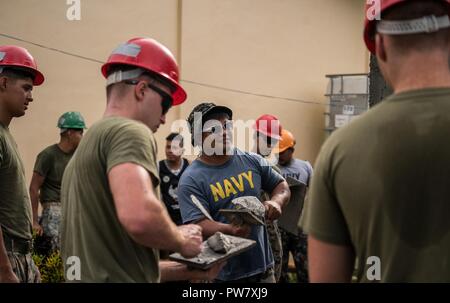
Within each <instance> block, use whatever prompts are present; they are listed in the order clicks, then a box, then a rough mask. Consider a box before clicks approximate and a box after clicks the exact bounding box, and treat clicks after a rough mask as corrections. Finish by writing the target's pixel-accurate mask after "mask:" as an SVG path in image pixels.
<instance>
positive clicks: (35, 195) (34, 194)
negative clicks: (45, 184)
mask: <svg viewBox="0 0 450 303" xmlns="http://www.w3.org/2000/svg"><path fill="white" fill-rule="evenodd" d="M30 200H31V208H32V210H33V222H38V208H39V190H38V189H36V188H34V187H30Z"/></svg>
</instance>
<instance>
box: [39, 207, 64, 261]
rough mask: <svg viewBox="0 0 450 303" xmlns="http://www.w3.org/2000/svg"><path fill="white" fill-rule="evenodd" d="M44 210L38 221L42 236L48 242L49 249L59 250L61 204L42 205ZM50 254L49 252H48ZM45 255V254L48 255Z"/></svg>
mask: <svg viewBox="0 0 450 303" xmlns="http://www.w3.org/2000/svg"><path fill="white" fill-rule="evenodd" d="M43 206H44V209H43V210H42V216H41V218H40V220H39V225H41V226H42V229H43V231H44V234H43V236H44V237H46V238H47V239H48V240H49V241H50V247H49V249H50V250H52V251H54V250H59V249H60V241H59V227H60V223H61V203H59V202H52V203H44V204H43ZM48 253H50V252H48ZM48 253H47V254H48Z"/></svg>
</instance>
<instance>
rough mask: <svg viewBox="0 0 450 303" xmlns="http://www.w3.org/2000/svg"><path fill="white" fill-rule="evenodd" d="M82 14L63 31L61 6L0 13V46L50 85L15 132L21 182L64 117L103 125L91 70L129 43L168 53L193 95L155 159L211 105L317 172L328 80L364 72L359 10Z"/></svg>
mask: <svg viewBox="0 0 450 303" xmlns="http://www.w3.org/2000/svg"><path fill="white" fill-rule="evenodd" d="M80 3H81V20H80V21H68V20H67V18H66V12H67V9H68V8H69V5H68V4H66V1H65V0H14V1H13V0H2V1H1V2H0V44H16V45H20V46H23V47H26V48H27V49H28V50H29V51H30V52H31V53H32V54H33V55H34V57H35V58H36V59H37V60H38V65H39V68H40V69H41V70H42V71H43V73H44V74H45V76H46V82H45V83H44V85H43V86H41V87H36V88H35V90H34V98H35V101H34V102H33V103H32V104H31V106H30V107H29V109H28V111H27V114H26V116H24V117H22V118H20V119H15V120H13V123H12V125H11V129H12V132H13V134H14V136H15V138H16V140H17V143H18V145H19V148H20V151H21V154H22V157H23V159H24V162H25V166H26V173H27V177H28V178H30V176H31V173H32V167H33V164H34V160H35V157H36V155H37V153H38V152H39V151H40V150H42V149H43V148H44V147H46V146H47V145H49V144H52V143H54V142H56V141H57V140H58V131H57V128H56V121H57V118H58V117H59V115H60V114H61V113H63V112H65V111H68V110H77V111H80V112H82V113H83V115H84V116H85V118H86V120H87V123H88V124H89V125H90V124H92V123H93V122H94V121H96V120H98V119H99V118H100V117H101V115H102V113H103V110H104V106H105V93H104V79H103V77H102V76H101V74H100V71H99V69H100V66H101V63H99V62H96V61H104V60H106V58H107V57H108V55H109V53H110V52H111V50H112V49H113V48H114V47H116V46H117V45H118V44H119V43H121V42H124V41H126V40H127V39H129V38H131V37H136V36H149V37H153V38H155V39H157V40H159V41H161V42H162V43H163V44H165V45H166V46H167V47H168V48H169V49H171V50H172V51H173V52H174V54H175V55H176V57H177V58H178V60H179V62H180V64H181V73H182V74H181V76H182V79H183V80H184V81H183V82H182V84H183V85H184V87H185V88H186V90H187V92H188V95H189V97H188V101H187V102H186V103H185V104H183V105H182V106H181V107H179V108H176V109H174V110H172V111H171V112H170V113H169V115H168V117H167V124H166V125H165V126H163V127H161V128H160V130H159V131H158V133H157V139H158V144H159V147H160V148H159V156H160V158H163V155H164V152H163V144H164V138H165V136H166V135H167V134H168V132H169V131H170V128H171V125H172V122H173V121H175V120H177V119H184V118H186V117H187V115H188V114H189V112H190V110H191V109H192V107H193V106H194V105H196V104H198V103H200V102H202V101H204V100H209V101H212V102H215V103H219V104H224V105H227V106H229V107H231V108H232V109H233V110H234V112H235V118H236V119H244V120H248V119H255V118H256V117H257V116H259V115H261V114H264V113H272V114H275V115H277V116H278V117H279V118H280V119H281V122H282V124H283V126H284V127H285V128H287V129H289V130H291V131H292V132H293V133H294V135H295V136H296V137H297V142H298V144H297V151H296V156H297V157H300V158H303V159H307V160H309V161H312V162H313V161H314V160H315V157H316V155H317V152H318V150H319V148H320V146H321V144H322V142H323V139H324V137H325V136H324V135H325V133H324V131H323V128H324V116H323V112H324V109H325V107H324V105H323V104H324V103H325V102H326V101H327V100H326V98H325V97H324V96H323V94H324V93H325V89H326V85H327V82H326V81H327V80H326V78H325V74H331V73H332V74H336V73H360V72H367V71H368V59H367V58H368V57H367V52H366V51H365V48H364V44H363V42H362V38H361V33H362V22H363V16H364V15H363V5H364V1H360V0H340V1H335V0H314V1H312V0H131V1H119V0H81V1H80ZM1 34H3V35H10V36H14V37H17V38H21V39H23V40H26V41H29V42H34V43H37V44H40V45H44V46H47V47H50V48H56V49H59V50H63V51H65V52H69V53H73V54H76V55H79V56H83V57H87V58H90V59H93V61H91V60H89V59H82V58H79V57H74V56H70V55H67V54H63V53H61V52H56V51H53V50H50V49H48V48H43V47H39V46H36V45H33V44H30V43H27V42H24V41H17V40H15V39H12V38H8V37H5V36H2V35H1ZM210 86H216V87H220V88H213V87H210ZM228 89H231V90H237V91H241V92H233V91H230V90H228ZM243 92H246V93H243ZM261 95H266V96H272V97H265V96H261ZM283 98H284V99H283ZM287 99H295V100H297V101H295V100H287ZM301 101H306V103H302V102H301ZM310 102H311V103H310ZM191 159H192V157H191Z"/></svg>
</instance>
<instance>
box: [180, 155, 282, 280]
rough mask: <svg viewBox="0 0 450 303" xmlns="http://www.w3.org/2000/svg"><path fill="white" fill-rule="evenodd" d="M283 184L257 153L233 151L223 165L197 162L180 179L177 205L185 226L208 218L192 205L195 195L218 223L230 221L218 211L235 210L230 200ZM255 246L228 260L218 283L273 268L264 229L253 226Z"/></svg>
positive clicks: (279, 177)
mask: <svg viewBox="0 0 450 303" xmlns="http://www.w3.org/2000/svg"><path fill="white" fill-rule="evenodd" d="M282 181H284V179H283V177H282V176H281V175H280V174H278V173H277V172H276V171H275V170H273V169H272V168H271V167H270V165H269V163H268V162H267V161H266V160H265V159H264V158H262V157H261V156H259V155H257V154H254V153H246V152H242V151H240V150H238V149H235V150H234V155H233V156H232V157H231V158H230V160H228V161H227V162H226V163H225V164H223V165H220V166H212V165H207V164H205V163H203V162H201V161H199V160H195V161H194V162H192V164H191V165H190V166H189V167H188V168H187V169H186V171H185V172H184V174H183V175H182V176H181V179H180V182H179V184H178V202H179V204H180V209H181V217H182V219H183V222H184V223H189V222H193V221H197V220H200V219H203V218H205V216H204V215H203V214H202V212H201V211H200V210H199V209H198V208H197V206H195V204H193V203H192V201H191V198H190V196H191V195H194V196H196V197H197V199H198V200H199V201H200V202H201V203H202V204H203V206H204V207H205V209H206V210H207V211H208V212H209V213H210V215H211V216H212V218H213V219H214V220H215V221H218V222H222V223H230V222H228V221H227V220H226V219H225V217H224V216H222V215H221V214H219V209H222V208H233V204H232V203H231V200H233V199H234V198H237V197H242V196H254V197H258V198H260V194H261V191H262V190H264V191H266V192H269V193H270V192H272V190H273V189H274V188H275V187H276V186H277V185H278V184H279V183H280V182H282ZM249 238H250V239H252V240H255V241H256V245H255V246H254V247H253V248H252V249H250V250H248V251H246V252H244V253H242V254H240V255H238V256H236V257H233V258H231V259H229V260H228V262H227V265H225V267H224V268H223V270H222V271H221V272H220V274H219V276H218V277H217V280H222V281H231V280H236V279H241V278H246V277H250V276H253V275H256V274H259V273H263V272H265V271H266V270H267V269H268V268H270V267H273V255H272V250H271V248H270V244H269V240H268V236H267V230H266V227H265V226H253V227H252V231H251V235H250V237H249Z"/></svg>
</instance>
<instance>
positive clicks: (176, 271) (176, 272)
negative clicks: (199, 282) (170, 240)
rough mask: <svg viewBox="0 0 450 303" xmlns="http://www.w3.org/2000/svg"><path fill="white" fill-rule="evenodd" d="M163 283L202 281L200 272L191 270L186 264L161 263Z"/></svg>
mask: <svg viewBox="0 0 450 303" xmlns="http://www.w3.org/2000/svg"><path fill="white" fill-rule="evenodd" d="M159 268H160V270H161V282H169V281H186V280H196V279H200V277H197V276H198V272H197V271H195V270H190V269H188V267H187V266H186V265H184V264H181V263H178V262H173V261H160V262H159Z"/></svg>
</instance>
